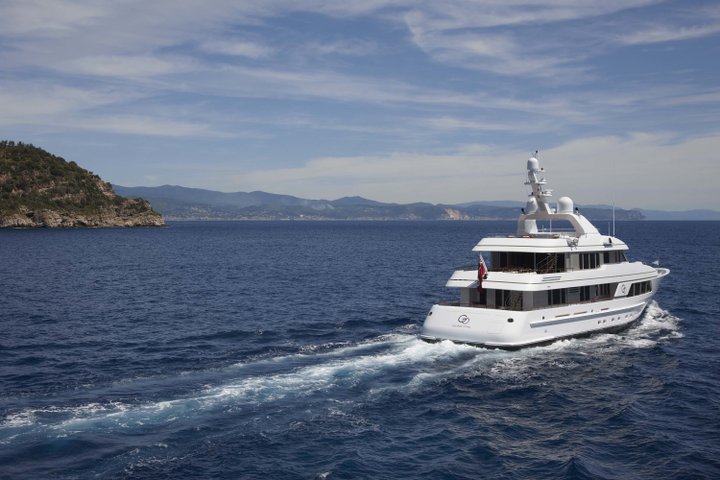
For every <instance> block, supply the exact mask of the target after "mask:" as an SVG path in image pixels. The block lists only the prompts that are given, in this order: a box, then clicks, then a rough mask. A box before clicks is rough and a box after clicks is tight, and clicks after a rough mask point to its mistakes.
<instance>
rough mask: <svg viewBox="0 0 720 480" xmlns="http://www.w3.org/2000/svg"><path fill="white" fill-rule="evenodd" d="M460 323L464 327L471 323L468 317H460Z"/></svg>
mask: <svg viewBox="0 0 720 480" xmlns="http://www.w3.org/2000/svg"><path fill="white" fill-rule="evenodd" d="M458 322H460V323H462V324H463V325H467V324H468V323H470V317H468V316H467V315H460V316H459V317H458Z"/></svg>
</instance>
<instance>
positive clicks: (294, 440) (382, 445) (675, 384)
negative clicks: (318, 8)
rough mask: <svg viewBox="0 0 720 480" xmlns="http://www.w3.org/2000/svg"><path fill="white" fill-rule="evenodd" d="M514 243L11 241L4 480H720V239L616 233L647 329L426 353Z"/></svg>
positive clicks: (0, 408) (373, 228)
mask: <svg viewBox="0 0 720 480" xmlns="http://www.w3.org/2000/svg"><path fill="white" fill-rule="evenodd" d="M513 229H514V224H513V223H511V222H236V223H232V222H228V223H224V222H194V223H193V222H187V223H180V222H177V223H171V224H170V225H169V226H168V227H167V228H160V229H107V230H80V229H78V230H5V231H0V327H1V333H0V478H63V479H75V478H148V479H162V478H168V479H170V478H172V479H184V478H227V479H235V478H279V479H284V478H298V479H300V478H328V479H346V478H387V479H405V478H433V479H435V478H447V479H452V478H607V479H610V478H718V477H720V460H719V459H720V374H719V372H720V361H719V360H718V358H719V357H718V354H717V352H718V347H719V346H720V340H718V334H719V333H720V328H718V320H719V317H720V308H719V300H718V297H719V296H718V294H717V289H718V285H720V274H719V272H718V258H720V223H714V222H634V223H619V224H618V236H619V237H620V238H622V239H623V240H624V241H626V242H627V243H628V244H629V245H630V247H631V250H630V258H631V260H642V261H645V262H652V261H655V260H660V262H661V265H662V266H664V267H668V268H670V269H671V274H670V276H669V277H666V278H665V280H664V282H663V284H662V285H661V288H660V290H659V292H658V293H657V295H656V297H655V301H654V302H653V303H652V304H651V305H650V306H649V307H648V308H647V310H646V312H645V314H644V315H643V317H642V319H641V321H640V322H639V323H638V324H636V325H635V326H633V327H631V328H630V329H628V330H626V331H624V332H622V333H619V334H600V335H596V336H592V337H589V338H584V339H573V340H565V341H560V342H556V343H554V344H551V345H549V346H543V347H534V348H528V349H524V350H520V351H513V352H508V351H502V350H489V349H483V348H476V347H471V346H467V345H457V344H453V343H450V342H441V343H437V344H427V343H424V342H422V341H421V340H419V339H418V334H419V332H420V329H421V325H422V322H423V320H424V317H425V314H426V313H427V311H428V309H429V308H430V306H431V305H432V304H433V303H435V302H438V301H442V300H450V299H454V298H455V295H456V294H457V292H455V291H453V290H449V289H446V288H444V284H445V281H446V280H447V278H448V277H449V276H450V274H451V273H452V271H453V268H454V267H455V266H458V265H463V264H468V263H472V262H474V261H475V257H474V254H473V253H472V252H471V249H472V247H473V245H474V244H475V243H476V242H477V241H478V240H479V239H480V238H481V237H483V236H484V235H488V234H493V233H503V232H508V231H513Z"/></svg>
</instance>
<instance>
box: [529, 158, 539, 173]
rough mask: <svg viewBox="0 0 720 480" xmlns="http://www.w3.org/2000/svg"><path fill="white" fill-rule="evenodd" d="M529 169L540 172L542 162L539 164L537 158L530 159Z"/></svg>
mask: <svg viewBox="0 0 720 480" xmlns="http://www.w3.org/2000/svg"><path fill="white" fill-rule="evenodd" d="M527 169H528V170H529V171H531V172H539V171H540V162H538V159H537V158H535V157H530V158H529V159H528V163H527Z"/></svg>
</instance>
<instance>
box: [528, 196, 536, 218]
mask: <svg viewBox="0 0 720 480" xmlns="http://www.w3.org/2000/svg"><path fill="white" fill-rule="evenodd" d="M537 209H538V205H537V200H535V197H532V198H530V199H529V200H528V201H527V203H526V204H525V213H526V214H527V215H532V214H533V213H535V212H537Z"/></svg>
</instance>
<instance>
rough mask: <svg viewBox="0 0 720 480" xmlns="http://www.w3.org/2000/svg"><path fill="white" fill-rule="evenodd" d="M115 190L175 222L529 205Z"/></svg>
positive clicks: (496, 212)
mask: <svg viewBox="0 0 720 480" xmlns="http://www.w3.org/2000/svg"><path fill="white" fill-rule="evenodd" d="M114 189H115V191H116V192H118V193H120V194H121V195H124V196H127V197H142V198H145V199H147V200H148V201H149V202H150V203H151V204H152V206H153V208H155V209H156V210H157V211H159V212H161V213H162V214H163V215H164V216H165V217H166V218H168V219H171V220H515V219H517V217H518V215H519V213H520V206H521V205H524V204H521V203H519V202H487V203H482V202H473V203H467V204H462V205H442V204H439V205H433V204H431V203H411V204H404V205H403V204H397V203H383V202H377V201H375V200H368V199H367V198H362V197H343V198H339V199H337V200H308V199H304V198H298V197H293V196H290V195H278V194H273V193H267V192H259V191H255V192H249V193H247V192H234V193H223V192H216V191H213V190H203V189H199V188H187V187H180V186H174V185H164V186H161V187H122V186H119V185H114ZM516 203H517V206H516ZM581 208H582V207H581ZM582 212H583V214H584V215H586V216H587V217H588V218H589V219H591V220H608V219H610V218H612V210H611V209H602V208H587V209H585V208H583V209H582ZM616 216H617V219H618V220H642V219H643V215H642V213H640V212H639V211H636V210H623V209H616Z"/></svg>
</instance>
